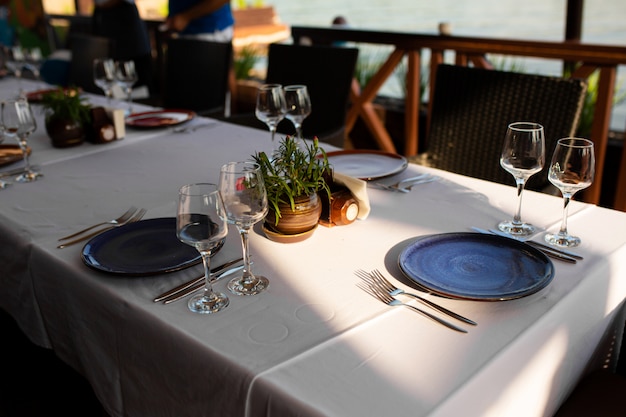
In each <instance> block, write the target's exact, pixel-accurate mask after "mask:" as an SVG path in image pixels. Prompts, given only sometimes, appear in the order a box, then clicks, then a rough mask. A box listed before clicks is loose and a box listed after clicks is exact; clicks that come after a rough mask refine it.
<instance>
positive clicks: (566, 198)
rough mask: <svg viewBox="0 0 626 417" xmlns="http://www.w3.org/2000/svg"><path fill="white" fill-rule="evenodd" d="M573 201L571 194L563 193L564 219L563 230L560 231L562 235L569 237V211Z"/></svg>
mask: <svg viewBox="0 0 626 417" xmlns="http://www.w3.org/2000/svg"><path fill="white" fill-rule="evenodd" d="M571 199H572V194H571V193H563V219H562V220H561V229H560V230H559V234H560V235H567V209H568V207H569V202H570V201H571Z"/></svg>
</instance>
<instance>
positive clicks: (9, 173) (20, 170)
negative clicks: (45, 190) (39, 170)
mask: <svg viewBox="0 0 626 417" xmlns="http://www.w3.org/2000/svg"><path fill="white" fill-rule="evenodd" d="M32 168H34V167H32ZM24 172H26V170H25V169H24V168H16V169H11V170H9V171H3V172H0V178H4V177H12V176H14V175H20V174H23V173H24Z"/></svg>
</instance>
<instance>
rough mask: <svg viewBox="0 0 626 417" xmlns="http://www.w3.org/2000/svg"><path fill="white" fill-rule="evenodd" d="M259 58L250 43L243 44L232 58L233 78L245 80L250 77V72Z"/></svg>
mask: <svg viewBox="0 0 626 417" xmlns="http://www.w3.org/2000/svg"><path fill="white" fill-rule="evenodd" d="M258 60H259V55H258V52H257V50H256V49H255V48H254V47H253V46H250V45H246V46H244V47H243V48H242V49H241V50H240V51H239V52H238V53H237V54H236V55H235V60H234V70H235V78H236V79H238V80H246V79H248V78H250V76H251V75H250V72H251V71H252V69H253V68H254V66H255V65H256V63H257V61H258Z"/></svg>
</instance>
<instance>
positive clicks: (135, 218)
mask: <svg viewBox="0 0 626 417" xmlns="http://www.w3.org/2000/svg"><path fill="white" fill-rule="evenodd" d="M145 214H146V210H145V209H139V211H137V213H135V214H134V215H133V217H131V218H130V219H128V220H127V221H125V222H123V223H120V224H116V225H115V226H109V227H105V228H104V229H100V230H98V231H96V232H93V233H90V234H88V235H85V236H81V237H79V238H78V239H75V240H72V241H70V242H65V243H62V244H60V245H59V246H57V248H58V249H63V248H66V247H68V246H71V245H73V244H75V243H79V242H82V241H84V240H87V239H90V238H92V237H94V236H97V235H99V234H100V233H103V232H106V231H107V230H111V229H115V228H116V227H118V226H124V225H126V224H129V223H134V222H138V221H139V220H141V219H142V218H143V216H144V215H145Z"/></svg>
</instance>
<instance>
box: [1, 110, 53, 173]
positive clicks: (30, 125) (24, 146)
mask: <svg viewBox="0 0 626 417" xmlns="http://www.w3.org/2000/svg"><path fill="white" fill-rule="evenodd" d="M14 104H15V106H14V107H15V111H16V114H17V119H18V127H17V139H18V143H19V145H20V149H21V150H22V155H23V158H24V172H23V173H22V174H20V175H19V176H18V177H17V178H15V181H17V182H31V181H35V180H37V179H38V178H40V177H43V174H42V173H40V172H36V171H33V169H32V167H31V166H30V161H29V155H28V137H29V136H30V135H31V134H32V133H33V132H34V131H35V130H37V122H36V121H35V116H34V115H33V111H32V109H31V107H30V105H29V104H28V100H26V99H25V98H21V99H18V100H16V101H15V102H14ZM10 110H11V111H12V109H10ZM3 113H4V109H3Z"/></svg>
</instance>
